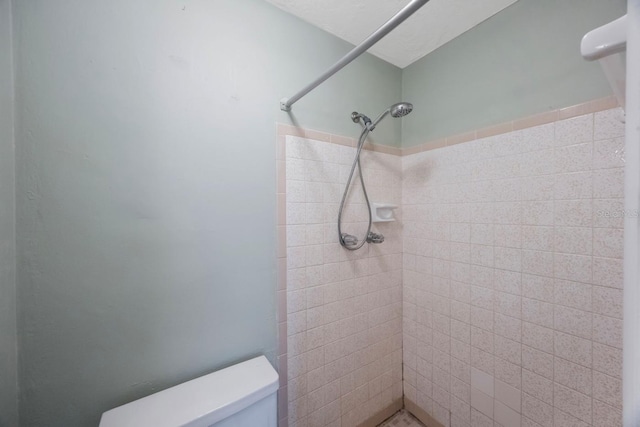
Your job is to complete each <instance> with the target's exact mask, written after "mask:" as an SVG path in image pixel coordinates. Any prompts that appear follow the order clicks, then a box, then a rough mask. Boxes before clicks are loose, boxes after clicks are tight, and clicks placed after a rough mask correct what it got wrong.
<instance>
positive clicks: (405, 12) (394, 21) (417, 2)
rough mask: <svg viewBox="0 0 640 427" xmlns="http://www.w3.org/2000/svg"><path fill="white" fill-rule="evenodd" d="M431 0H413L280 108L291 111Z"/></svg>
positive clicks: (286, 99)
mask: <svg viewBox="0 0 640 427" xmlns="http://www.w3.org/2000/svg"><path fill="white" fill-rule="evenodd" d="M428 1H429V0H411V1H410V2H409V4H408V5H406V6H405V7H403V8H402V10H400V12H398V13H396V14H395V15H394V16H393V17H392V18H391V19H389V20H388V21H387V22H385V23H384V24H383V25H382V27H380V28H378V29H377V30H376V31H375V32H374V33H373V34H371V35H370V36H369V37H367V38H366V39H365V40H364V41H363V42H362V43H360V44H359V45H358V46H356V47H354V48H353V49H352V50H351V51H350V52H349V53H347V54H346V55H345V56H343V57H342V59H340V60H339V61H338V62H336V63H335V64H334V65H333V66H332V67H331V68H329V69H328V70H327V71H326V72H325V73H324V74H322V75H321V76H320V77H318V78H317V79H315V80H314V81H312V82H311V83H309V84H308V85H307V86H305V87H304V88H302V89H301V90H300V91H298V92H297V93H296V94H295V95H293V96H292V97H291V98H283V99H281V100H280V109H281V110H282V111H291V106H292V105H293V104H295V103H296V102H298V101H299V100H300V98H302V97H303V96H305V95H306V94H308V93H309V92H311V91H312V90H313V89H315V88H317V87H318V86H320V85H321V84H322V83H324V82H325V81H326V80H327V79H328V78H329V77H331V76H333V75H334V74H335V73H337V72H338V71H340V70H341V69H343V68H344V67H345V66H346V65H348V64H349V63H350V62H351V61H353V60H354V59H356V58H357V57H358V56H360V55H362V54H363V53H364V52H366V51H367V49H369V48H370V47H371V46H373V45H374V44H376V43H377V42H378V41H380V39H382V38H383V37H384V36H386V35H387V34H389V33H390V32H391V30H393V29H394V28H396V27H397V26H398V25H400V24H402V23H403V22H404V21H405V20H406V19H407V18H408V17H410V16H411V15H413V14H414V13H415V12H416V11H417V10H418V9H420V8H421V7H422V6H424V5H425V4H427V2H428Z"/></svg>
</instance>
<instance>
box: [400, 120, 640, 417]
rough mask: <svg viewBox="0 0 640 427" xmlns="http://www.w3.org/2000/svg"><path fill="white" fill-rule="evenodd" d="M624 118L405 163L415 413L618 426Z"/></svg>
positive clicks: (493, 140) (410, 385) (408, 352)
mask: <svg viewBox="0 0 640 427" xmlns="http://www.w3.org/2000/svg"><path fill="white" fill-rule="evenodd" d="M579 110H580V109H579V108H577V109H574V110H573V111H574V112H575V111H579ZM621 117H622V115H621V110H620V109H613V110H606V111H602V112H596V113H595V114H587V115H582V116H577V117H572V118H568V119H564V120H560V121H556V122H551V123H547V124H541V125H537V126H533V127H528V128H524V129H520V130H517V131H512V132H507V133H504V134H499V135H495V136H489V137H485V138H481V139H476V140H474V141H470V142H465V143H462V144H457V145H452V146H449V147H444V148H440V149H435V150H431V151H425V152H422V153H417V154H413V155H410V156H405V157H403V224H404V226H403V232H404V270H403V281H404V284H403V298H404V299H403V304H404V306H403V310H404V324H403V328H404V329H403V333H404V342H403V346H404V347H403V348H404V392H405V396H406V399H407V400H408V401H409V402H410V403H409V405H410V406H411V404H412V403H413V404H415V405H413V406H412V407H414V408H415V407H417V408H418V409H417V410H416V411H417V412H424V413H426V414H428V415H429V416H431V417H433V418H435V419H436V420H437V421H438V422H440V423H441V424H442V425H444V426H469V425H474V426H485V425H486V426H493V425H501V426H505V427H506V426H527V427H538V426H543V427H547V426H554V425H555V426H602V427H605V426H606V427H611V426H621V425H622V419H621V408H622V394H621V393H622V381H621V374H622V253H623V242H622V229H623V225H624V221H625V220H624V219H623V217H624V216H625V215H626V217H627V218H628V219H627V221H637V212H636V213H625V211H624V202H623V177H624V169H623V167H624V151H623V147H624V137H623V135H624V125H623V124H622V122H621V120H620V119H621ZM634 215H635V216H634ZM494 422H495V424H494Z"/></svg>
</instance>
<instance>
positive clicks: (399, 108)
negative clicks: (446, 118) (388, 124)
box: [338, 102, 413, 251]
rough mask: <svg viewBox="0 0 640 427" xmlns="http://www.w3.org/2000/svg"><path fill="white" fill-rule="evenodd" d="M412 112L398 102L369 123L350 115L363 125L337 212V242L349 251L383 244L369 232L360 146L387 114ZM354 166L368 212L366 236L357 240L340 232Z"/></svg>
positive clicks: (365, 117)
mask: <svg viewBox="0 0 640 427" xmlns="http://www.w3.org/2000/svg"><path fill="white" fill-rule="evenodd" d="M411 111H413V105H412V104H410V103H408V102H400V103H398V104H393V105H392V106H390V107H389V108H387V109H386V110H384V111H383V112H382V113H380V115H379V116H378V117H377V118H376V119H375V120H374V121H373V122H371V119H370V118H369V117H367V116H366V115H364V114H362V113H358V112H357V111H354V112H353V113H351V120H353V122H354V123H360V122H362V124H363V125H364V129H363V130H362V133H361V134H360V139H359V140H358V146H357V148H356V157H355V159H353V166H351V173H350V174H349V179H348V180H347V184H346V186H345V188H344V194H343V195H342V202H340V210H339V211H338V240H339V241H340V244H341V245H342V246H343V247H344V248H346V249H349V250H350V251H355V250H357V249H360V248H361V247H362V246H364V244H365V243H367V242H369V243H382V242H384V236H383V235H382V234H378V233H373V232H372V231H371V223H372V221H371V204H370V203H369V196H368V195H367V187H366V186H365V184H364V178H363V176H362V168H361V167H360V152H361V151H362V146H363V145H364V142H365V140H366V139H367V135H369V132H371V131H372V130H374V129H375V127H376V126H377V125H378V123H380V122H381V121H382V119H384V118H385V117H386V116H387V114H390V115H391V117H396V118H397V117H403V116H406V115H407V114H409V113H410V112H411ZM356 166H358V176H359V177H360V183H361V184H362V193H363V194H364V199H365V201H366V202H367V209H368V212H369V226H368V228H367V234H366V235H365V238H364V239H362V240H359V239H358V238H357V237H356V236H353V235H351V234H347V233H343V232H342V211H343V210H344V203H345V200H346V199H347V194H348V193H349V187H350V186H351V180H352V179H353V173H354V172H355V170H356Z"/></svg>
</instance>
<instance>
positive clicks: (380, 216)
mask: <svg viewBox="0 0 640 427" xmlns="http://www.w3.org/2000/svg"><path fill="white" fill-rule="evenodd" d="M397 208H398V205H390V204H388V203H371V220H372V221H373V222H390V221H395V220H396V219H395V218H394V216H393V210H394V209H397Z"/></svg>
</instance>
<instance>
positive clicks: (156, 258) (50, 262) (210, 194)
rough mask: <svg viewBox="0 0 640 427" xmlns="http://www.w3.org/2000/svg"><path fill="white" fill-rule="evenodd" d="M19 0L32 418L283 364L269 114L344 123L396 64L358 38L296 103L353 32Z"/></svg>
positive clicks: (27, 391)
mask: <svg viewBox="0 0 640 427" xmlns="http://www.w3.org/2000/svg"><path fill="white" fill-rule="evenodd" d="M3 4H6V2H5V3H3ZM15 6H16V9H15V11H14V12H15V24H16V25H15V45H16V67H17V73H16V76H17V82H16V100H17V108H16V111H18V112H19V114H18V116H17V117H16V142H17V147H18V150H17V190H18V195H19V196H18V200H17V210H18V225H17V227H18V280H19V288H18V289H19V306H20V317H19V330H20V350H21V351H20V381H21V394H20V396H21V403H20V408H21V409H20V413H21V417H22V420H21V423H22V425H24V426H36V425H51V424H52V423H53V424H55V425H64V426H88V425H97V423H98V420H99V417H100V414H101V413H102V412H103V411H105V410H107V409H109V408H112V407H114V406H117V405H121V404H123V403H126V402H128V401H131V400H133V399H136V398H139V397H142V396H145V395H148V394H150V393H153V392H155V391H158V390H160V389H162V388H165V387H168V386H172V385H175V384H177V383H180V382H182V381H185V380H188V379H191V378H194V377H197V376H199V375H202V374H204V373H207V372H210V371H213V370H215V369H217V368H221V367H224V366H227V365H230V364H232V363H235V362H238V361H241V360H244V359H247V358H249V357H252V356H254V355H257V354H260V353H265V354H267V356H268V357H269V358H270V360H271V361H272V362H273V363H274V364H275V362H276V354H275V353H276V321H277V319H276V231H275V227H274V224H275V223H276V209H275V207H276V206H275V205H276V203H275V199H274V197H273V195H274V194H275V189H276V180H275V177H276V174H275V161H274V160H275V146H274V138H275V122H276V121H280V122H284V123H293V122H294V121H295V122H296V123H300V124H303V125H305V126H309V127H314V128H317V129H323V130H327V131H333V132H340V133H343V134H350V133H351V132H353V128H354V124H353V123H352V122H351V120H350V118H349V114H350V112H351V111H352V110H354V109H363V110H365V111H367V112H368V111H371V112H372V114H375V112H377V111H381V110H382V109H383V108H384V107H386V106H388V105H389V104H391V103H393V102H395V101H397V96H398V95H399V94H400V77H401V72H400V70H399V69H397V68H396V67H393V66H391V65H389V64H386V63H384V62H382V61H380V60H378V59H375V58H373V57H371V56H368V55H365V56H363V57H361V58H360V59H358V61H356V62H355V63H353V64H351V65H350V66H349V67H347V68H346V69H345V70H344V72H342V73H340V74H339V75H337V76H335V77H333V78H332V79H330V80H329V81H328V82H327V83H326V84H324V85H323V86H322V87H321V88H319V89H318V90H317V91H315V92H314V93H313V94H310V95H309V96H308V97H306V98H304V99H303V100H301V101H300V102H299V104H296V106H295V107H294V111H293V114H292V115H291V116H289V115H287V114H285V113H283V112H281V111H280V110H279V100H280V98H282V97H284V96H290V95H292V94H293V92H295V91H296V90H298V89H299V88H300V87H301V86H302V85H304V84H306V83H307V82H308V81H309V80H311V79H313V78H315V77H316V76H317V75H318V74H320V73H321V72H322V71H324V69H325V68H326V67H327V66H329V65H330V64H331V63H333V62H334V61H335V60H336V59H338V58H339V57H340V56H341V55H343V54H344V53H345V52H347V51H348V50H349V49H350V48H351V47H350V46H349V45H348V44H347V43H345V42H343V41H341V40H338V39H337V38H334V37H332V36H329V35H327V34H326V33H324V32H322V31H320V30H317V29H315V28H313V27H311V26H309V25H308V24H305V23H303V22H301V21H299V20H297V19H295V18H292V17H290V16H289V15H286V14H285V13H283V12H281V11H280V10H278V9H276V8H274V7H272V6H270V5H268V4H266V2H263V1H258V0H242V1H238V0H215V1H201V0H197V1H142V2H133V3H132V2H128V1H122V0H117V1H109V2H98V1H91V2H87V1H79V0H64V1H62V0H52V1H46V2H17V3H16V5H15ZM3 16H4V15H3ZM2 28H4V26H3V27H2ZM371 87H375V88H376V90H375V91H372V90H370V88H371ZM378 138H379V142H383V143H384V142H390V143H391V142H393V143H397V142H398V141H399V123H398V122H397V121H394V122H390V123H388V124H387V126H385V127H384V128H380V132H379V133H378ZM3 172H4V170H3ZM3 303H4V301H3Z"/></svg>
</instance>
